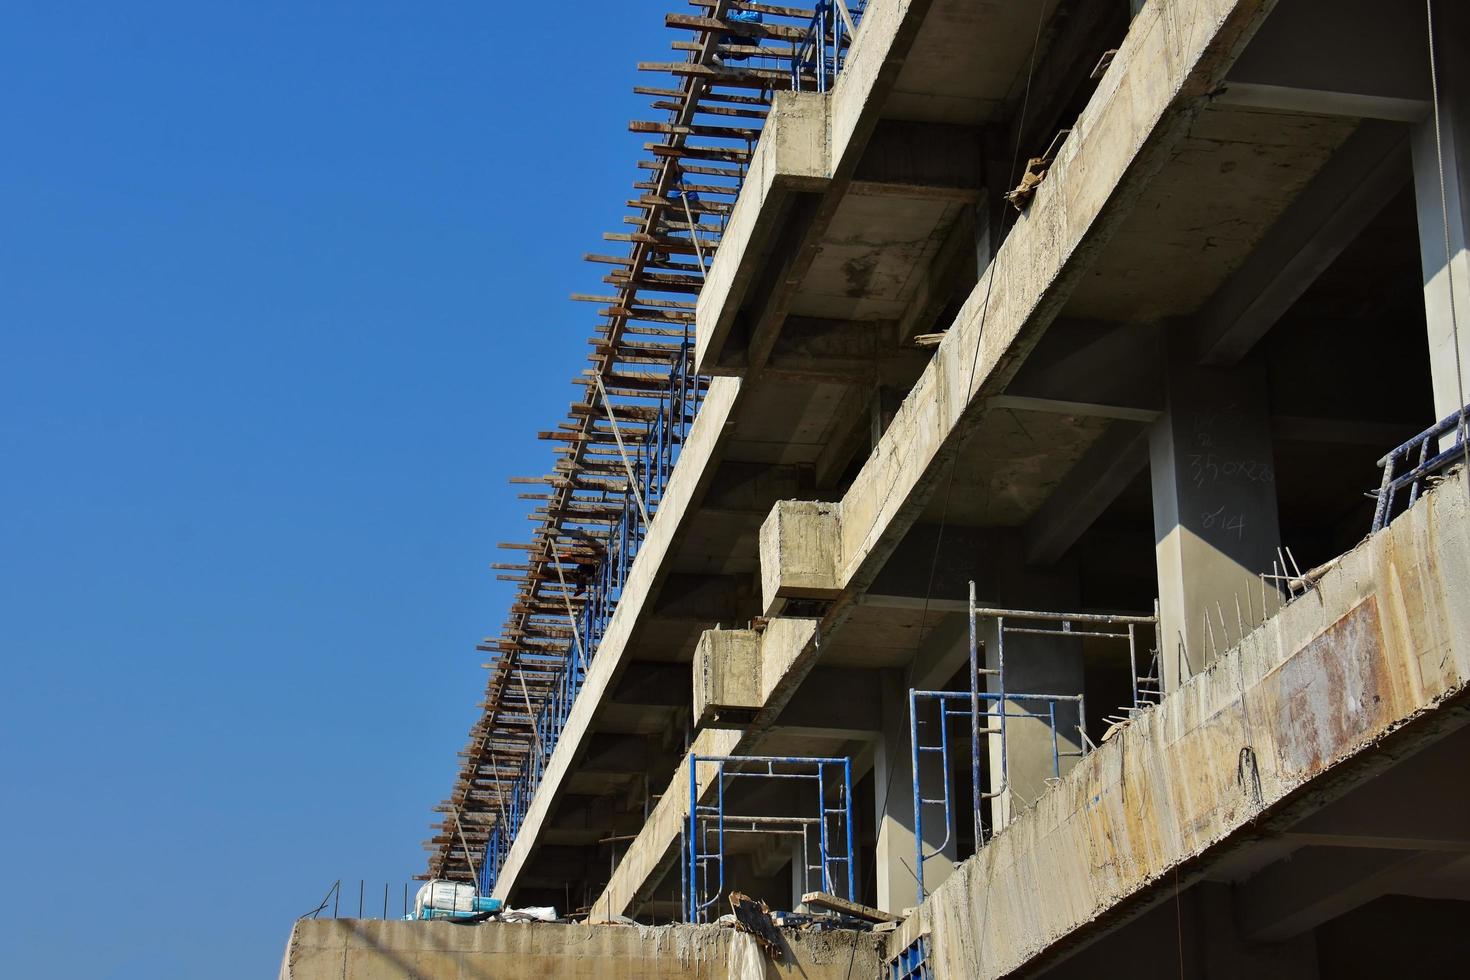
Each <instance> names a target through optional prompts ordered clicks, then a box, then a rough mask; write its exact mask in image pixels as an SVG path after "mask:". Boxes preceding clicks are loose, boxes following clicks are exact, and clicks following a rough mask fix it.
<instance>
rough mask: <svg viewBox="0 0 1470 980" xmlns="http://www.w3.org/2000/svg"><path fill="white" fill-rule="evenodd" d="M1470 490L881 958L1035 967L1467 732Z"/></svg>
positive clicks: (948, 970)
mask: <svg viewBox="0 0 1470 980" xmlns="http://www.w3.org/2000/svg"><path fill="white" fill-rule="evenodd" d="M1466 479H1467V477H1466V474H1465V472H1464V471H1463V470H1461V471H1459V472H1458V473H1457V474H1455V475H1454V476H1452V477H1451V478H1450V479H1448V480H1447V481H1446V482H1445V483H1444V484H1443V485H1442V486H1441V487H1440V488H1439V489H1438V490H1437V491H1435V492H1432V493H1430V494H1429V495H1428V496H1426V497H1425V498H1423V499H1421V500H1420V501H1418V503H1416V504H1415V506H1414V507H1413V508H1412V509H1411V510H1410V511H1409V512H1408V513H1406V514H1405V515H1404V516H1402V517H1401V518H1399V519H1398V520H1397V521H1395V522H1394V524H1392V525H1391V526H1390V527H1389V528H1388V529H1387V530H1386V531H1384V532H1382V533H1380V534H1377V535H1375V536H1373V537H1372V538H1370V539H1368V540H1367V541H1365V542H1364V543H1362V544H1361V545H1359V546H1358V547H1357V548H1356V549H1355V550H1353V551H1351V552H1349V553H1348V554H1347V555H1344V556H1343V557H1342V558H1341V559H1340V560H1339V561H1338V562H1337V563H1336V565H1335V566H1334V567H1333V568H1332V569H1331V570H1330V571H1329V572H1328V573H1327V574H1326V575H1324V576H1323V577H1322V578H1321V579H1320V580H1319V581H1318V583H1317V584H1316V586H1315V587H1314V588H1313V589H1312V590H1311V592H1309V593H1308V594H1306V595H1303V596H1301V597H1300V598H1298V599H1297V600H1296V601H1295V602H1292V603H1291V604H1290V605H1288V606H1286V607H1285V608H1284V609H1283V610H1282V611H1281V612H1280V613H1279V614H1277V615H1276V616H1274V617H1273V618H1271V619H1269V620H1267V621H1266V623H1264V624H1263V625H1262V626H1260V627H1258V628H1257V629H1256V630H1255V631H1254V632H1252V633H1250V634H1249V635H1247V636H1246V637H1245V639H1244V640H1243V641H1242V642H1241V644H1240V645H1239V646H1237V647H1236V648H1235V649H1234V650H1231V651H1230V652H1229V653H1227V654H1225V655H1223V656H1221V657H1220V658H1219V659H1218V660H1216V661H1215V662H1214V663H1213V664H1212V665H1211V666H1210V667H1209V668H1208V669H1207V670H1205V671H1203V672H1201V673H1199V674H1197V675H1195V676H1194V677H1193V678H1191V679H1190V680H1188V681H1187V682H1186V683H1184V684H1183V685H1182V686H1181V687H1180V688H1179V689H1178V690H1177V691H1176V692H1174V693H1173V694H1171V695H1170V696H1169V697H1167V698H1166V699H1165V701H1164V702H1163V704H1162V705H1160V706H1159V707H1158V708H1156V709H1154V710H1152V711H1149V712H1146V713H1143V714H1141V715H1138V716H1137V717H1136V718H1135V719H1134V720H1133V721H1132V722H1131V723H1129V724H1128V725H1127V726H1126V727H1124V728H1123V729H1121V730H1120V731H1119V733H1118V734H1117V736H1116V737H1115V738H1113V739H1111V740H1109V741H1108V742H1107V743H1105V744H1104V745H1103V746H1102V747H1101V748H1099V749H1098V750H1097V751H1095V752H1093V753H1092V754H1091V755H1090V756H1089V757H1088V758H1087V759H1086V760H1084V761H1083V762H1081V763H1080V764H1078V766H1077V767H1076V768H1075V769H1073V770H1072V772H1071V773H1070V774H1068V775H1067V776H1066V777H1064V778H1063V780H1062V781H1061V783H1060V784H1059V785H1058V786H1056V787H1055V788H1054V789H1052V790H1051V791H1049V792H1048V793H1046V794H1045V795H1044V796H1042V798H1041V799H1040V800H1039V801H1038V802H1037V804H1036V805H1035V806H1034V807H1033V808H1032V809H1031V810H1028V811H1026V812H1025V813H1023V814H1021V815H1020V816H1019V817H1018V818H1017V819H1016V820H1015V822H1014V823H1012V824H1011V825H1010V826H1009V827H1007V828H1006V830H1004V831H1003V832H1001V833H1000V834H999V835H998V836H997V837H996V838H995V839H994V840H993V841H992V842H991V843H990V844H989V845H987V846H986V847H985V848H984V849H983V850H982V851H981V852H980V853H979V855H977V856H976V857H974V858H972V859H970V860H968V861H966V862H964V864H962V865H961V866H960V868H959V870H958V871H957V872H956V873H955V874H954V875H953V876H952V877H951V878H950V879H949V880H948V881H946V882H945V883H944V884H943V885H941V886H940V887H939V888H938V889H937V890H936V891H935V893H934V894H933V895H932V896H931V897H930V899H929V900H928V901H927V902H926V903H925V905H924V906H923V907H922V908H921V909H920V911H919V913H918V914H917V916H916V917H915V918H914V919H911V920H910V921H909V922H908V923H906V925H905V928H904V929H903V930H900V932H899V933H898V934H896V938H895V939H894V940H892V943H893V944H896V945H892V951H897V950H898V949H900V948H902V944H903V943H904V942H905V941H907V940H911V939H912V937H913V936H914V935H916V934H917V933H919V932H921V931H925V932H928V933H929V934H930V937H931V944H930V964H931V969H933V970H934V973H933V975H934V976H936V977H995V976H1004V975H1009V974H1011V973H1013V972H1015V971H1018V970H1021V969H1029V968H1032V967H1034V966H1037V965H1038V964H1039V960H1040V958H1041V957H1043V956H1046V955H1048V954H1051V953H1054V952H1056V951H1057V950H1059V949H1060V948H1061V947H1062V946H1063V945H1070V944H1075V943H1080V942H1084V941H1085V940H1086V939H1088V938H1089V937H1090V936H1092V935H1095V934H1096V933H1097V932H1099V931H1102V930H1103V929H1105V928H1106V925H1107V923H1108V920H1109V917H1110V916H1114V915H1117V914H1119V912H1120V911H1121V910H1126V908H1127V907H1128V904H1129V903H1130V902H1134V901H1137V902H1147V900H1148V896H1149V893H1150V892H1151V890H1152V889H1154V888H1155V887H1156V886H1157V887H1162V888H1165V889H1170V890H1177V888H1178V887H1179V877H1176V876H1181V869H1183V875H1182V877H1184V880H1185V883H1186V884H1188V883H1189V882H1190V881H1191V880H1193V878H1194V877H1197V876H1199V875H1202V874H1204V873H1206V871H1207V870H1208V868H1209V867H1210V865H1211V863H1212V862H1214V861H1217V860H1219V859H1220V858H1222V857H1223V856H1225V855H1226V854H1228V852H1229V851H1230V848H1231V847H1232V846H1233V842H1234V839H1235V838H1237V837H1238V836H1242V835H1243V834H1246V833H1250V834H1260V833H1266V832H1270V831H1271V829H1272V828H1273V827H1278V828H1279V827H1286V826H1289V825H1290V824H1291V823H1293V822H1295V821H1297V820H1299V819H1301V818H1302V817H1304V816H1306V815H1308V814H1310V813H1312V812H1315V811H1316V809H1318V808H1320V807H1322V806H1323V805H1325V804H1326V803H1327V802H1330V801H1331V800H1332V799H1335V798H1336V797H1337V796H1339V795H1341V794H1342V793H1344V792H1346V791H1347V790H1348V789H1350V788H1352V786H1354V785H1356V784H1357V783H1358V782H1360V781H1362V780H1363V779H1365V778H1368V777H1369V776H1371V775H1373V773H1374V772H1375V771H1376V769H1377V768H1381V767H1383V766H1386V765H1389V764H1391V763H1392V761H1393V760H1394V758H1395V757H1397V756H1402V755H1403V754H1405V753H1408V752H1412V751H1414V750H1415V749H1416V748H1418V747H1419V745H1421V744H1423V743H1425V742H1428V741H1430V740H1432V739H1434V738H1436V737H1438V736H1439V735H1441V734H1442V733H1444V732H1445V731H1448V730H1451V729H1453V728H1456V727H1459V726H1462V725H1464V724H1466V723H1467V721H1470V708H1467V706H1466V700H1467V694H1470V604H1467V603H1466V602H1465V600H1464V597H1465V595H1466V594H1467V592H1470V501H1467V496H1466ZM1390 735H1392V736H1393V744H1392V746H1391V747H1390V746H1388V745H1383V744H1382V743H1383V742H1384V740H1385V739H1386V738H1388V736H1390ZM1380 747H1381V748H1382V750H1381V751H1374V750H1378V749H1380ZM1171 893H1172V892H1171Z"/></svg>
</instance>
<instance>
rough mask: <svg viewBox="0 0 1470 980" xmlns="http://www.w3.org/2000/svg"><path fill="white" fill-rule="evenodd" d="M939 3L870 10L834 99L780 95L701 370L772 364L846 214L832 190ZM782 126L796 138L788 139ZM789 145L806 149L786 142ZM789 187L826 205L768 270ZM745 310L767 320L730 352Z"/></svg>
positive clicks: (698, 320)
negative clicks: (793, 306) (755, 296)
mask: <svg viewBox="0 0 1470 980" xmlns="http://www.w3.org/2000/svg"><path fill="white" fill-rule="evenodd" d="M931 3H932V0H899V2H895V3H887V4H880V5H877V6H874V7H871V8H869V9H868V10H867V11H865V13H864V15H863V25H862V30H861V31H859V32H858V34H857V36H856V37H855V39H854V41H853V44H852V47H851V48H850V49H849V51H848V55H847V60H846V63H845V65H844V66H843V71H842V74H841V75H840V76H839V77H838V79H837V82H836V85H835V86H834V87H833V89H832V91H831V93H830V94H829V95H827V96H820V95H806V96H799V97H798V98H799V99H801V100H804V101H801V102H798V98H791V97H788V96H787V95H786V94H778V96H777V99H776V103H775V104H773V106H772V108H771V112H770V113H769V114H768V116H767V118H766V123H765V127H764V128H763V130H762V132H761V137H760V142H759V143H758V144H757V146H756V152H755V155H754V157H753V159H752V163H751V171H750V175H749V176H748V177H747V178H746V181H745V184H744V185H743V186H742V188H741V191H740V196H739V197H738V198H737V199H736V202H735V208H734V210H733V211H732V213H731V216H730V222H729V224H728V226H727V227H726V230H725V233H724V235H723V237H722V240H721V244H720V250H719V252H718V254H717V255H716V256H715V260H714V263H713V265H712V267H711V269H710V272H709V276H708V278H707V280H706V282H705V286H704V288H703V289H702V290H701V291H700V294H699V301H698V305H697V309H696V310H695V324H696V328H695V332H696V337H697V340H696V354H697V357H696V360H697V363H698V366H699V370H700V372H701V373H704V374H740V373H744V372H745V371H747V370H749V369H758V368H760V367H761V366H763V365H764V363H765V360H766V357H767V355H768V354H769V351H770V348H771V345H772V344H773V343H774V340H775V337H776V335H777V334H778V333H779V330H780V325H781V322H780V321H781V320H782V319H783V318H784V315H785V303H786V294H787V293H788V292H789V287H790V283H791V282H793V281H795V280H798V279H800V278H801V275H802V273H803V271H804V270H805V269H806V268H807V267H808V266H809V264H810V262H811V260H812V258H813V257H814V255H815V250H816V247H817V245H818V243H819V240H820V233H821V230H822V229H824V228H825V227H826V225H827V222H828V221H830V219H831V217H832V214H833V212H834V211H835V209H836V204H837V199H836V198H837V197H840V195H833V194H830V193H827V191H828V190H829V188H830V187H831V186H832V185H834V184H836V185H839V186H842V187H845V186H846V185H847V183H848V182H849V181H850V179H851V177H852V174H853V172H854V170H855V169H856V167H857V164H858V161H859V159H860V157H861V154H862V152H863V150H864V149H865V147H866V146H867V143H868V139H869V136H870V135H871V134H872V133H873V130H874V128H875V127H876V125H877V123H878V119H879V115H880V114H881V111H882V106H883V103H884V100H885V98H886V96H887V93H888V92H889V91H890V90H891V89H892V87H893V84H894V82H895V81H896V80H897V78H898V74H899V72H900V70H901V69H902V67H903V62H904V58H905V56H906V54H907V52H908V50H909V48H910V46H911V45H912V43H913V40H914V37H915V36H916V35H917V33H918V30H919V26H920V24H921V23H922V22H923V19H924V15H925V14H926V13H927V12H928V9H929V7H930V5H931ZM778 113H779V114H780V115H781V116H782V118H777V117H778ZM773 123H774V124H775V128H773ZM782 123H785V125H786V127H787V130H788V131H789V135H783V133H782V130H781V129H780V128H779V127H780V126H781V125H782ZM788 142H792V143H800V144H801V146H802V148H801V149H800V150H797V149H796V148H795V147H784V146H783V145H782V144H784V143H788ZM818 144H820V145H818ZM783 189H785V191H784V193H786V194H788V195H789V194H790V193H791V192H794V191H800V192H803V193H805V195H806V196H807V197H808V198H819V200H818V201H816V202H813V201H807V202H806V204H805V205H803V209H802V214H801V222H802V223H804V224H805V227H802V228H798V229H796V231H795V233H794V234H792V235H791V236H789V237H790V240H789V241H788V242H787V243H785V247H784V248H783V251H785V252H786V253H787V254H785V255H784V256H782V258H781V262H780V264H779V266H778V267H777V268H774V269H768V268H766V266H767V265H769V264H770V263H769V262H768V261H767V259H768V258H769V255H768V254H767V249H768V247H769V245H770V242H771V240H772V236H773V235H774V233H775V232H776V230H777V228H778V227H779V225H780V224H781V222H782V219H783V214H784V212H785V211H786V210H787V209H788V208H789V207H790V205H791V200H790V198H789V196H788V197H786V198H785V199H783V197H782V194H783ZM760 275H764V280H765V282H764V285H763V286H762V291H763V292H764V294H765V295H764V296H762V297H761V298H760V299H759V301H757V302H754V303H752V302H749V297H748V295H747V294H748V292H750V290H751V289H752V287H753V286H755V285H756V279H757V277H758V276H760ZM743 306H750V307H751V308H752V309H753V310H755V311H756V312H755V313H754V315H755V316H756V317H758V318H759V319H758V321H757V322H755V323H751V324H748V325H747V327H748V330H747V336H746V338H745V345H746V346H745V349H743V350H740V351H733V350H727V349H726V348H727V347H728V346H729V345H728V343H727V341H729V340H730V335H731V333H732V328H733V327H734V326H735V324H736V318H737V315H738V314H739V312H740V310H741V308H742V307H743Z"/></svg>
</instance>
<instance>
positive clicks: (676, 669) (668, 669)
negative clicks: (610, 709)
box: [608, 662, 689, 708]
mask: <svg viewBox="0 0 1470 980" xmlns="http://www.w3.org/2000/svg"><path fill="white" fill-rule="evenodd" d="M608 700H609V701H610V702H612V703H615V704H627V705H639V706H644V707H669V708H681V707H683V706H684V705H686V704H688V703H689V671H688V669H687V668H686V667H685V666H684V665H683V664H673V663H650V662H644V663H632V664H629V665H628V666H627V669H625V670H624V671H623V675H622V677H621V678H620V679H619V680H618V683H617V685H616V686H615V687H614V688H613V690H612V693H611V694H609V695H608Z"/></svg>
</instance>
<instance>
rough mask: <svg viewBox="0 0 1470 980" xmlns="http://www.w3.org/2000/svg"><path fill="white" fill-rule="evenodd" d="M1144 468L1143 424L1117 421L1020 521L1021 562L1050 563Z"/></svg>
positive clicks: (1146, 440) (1146, 432)
mask: <svg viewBox="0 0 1470 980" xmlns="http://www.w3.org/2000/svg"><path fill="white" fill-rule="evenodd" d="M1147 467H1148V429H1146V428H1144V427H1142V426H1139V425H1130V424H1128V423H1127V422H1119V423H1117V424H1115V425H1112V426H1110V427H1109V428H1108V431H1107V432H1105V433H1104V434H1103V436H1102V438H1101V439H1099V440H1098V441H1097V442H1096V443H1094V444H1093V446H1092V448H1091V449H1089V450H1087V452H1086V453H1084V454H1083V456H1082V458H1081V459H1079V460H1078V461H1077V464H1076V465H1075V466H1073V467H1072V471H1071V472H1070V473H1068V474H1067V476H1066V479H1064V480H1063V481H1062V482H1061V484H1060V485H1059V486H1058V487H1057V488H1056V489H1055V490H1054V491H1052V494H1051V496H1050V497H1048V498H1047V500H1046V503H1044V504H1042V505H1041V509H1040V510H1039V511H1037V512H1036V515H1035V516H1034V517H1032V518H1031V520H1030V521H1029V522H1028V523H1027V525H1026V530H1025V537H1026V563H1027V564H1029V565H1050V564H1052V563H1053V562H1055V561H1057V560H1058V559H1060V558H1061V557H1062V556H1063V555H1065V554H1066V553H1067V552H1068V551H1069V550H1071V548H1072V545H1074V544H1076V543H1077V539H1079V538H1081V537H1082V535H1084V534H1086V533H1087V529H1088V528H1090V527H1092V525H1093V524H1094V523H1096V522H1097V519H1098V518H1099V517H1101V516H1102V514H1103V511H1105V510H1107V509H1108V508H1109V507H1110V506H1112V503H1113V501H1114V500H1117V499H1118V495H1119V494H1121V493H1122V492H1123V491H1124V490H1125V489H1126V488H1127V487H1128V485H1129V484H1130V483H1132V482H1133V481H1134V480H1135V479H1137V478H1138V475H1139V474H1140V473H1142V472H1143V471H1144V470H1145V469H1146V468H1147Z"/></svg>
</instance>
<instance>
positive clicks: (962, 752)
mask: <svg viewBox="0 0 1470 980" xmlns="http://www.w3.org/2000/svg"><path fill="white" fill-rule="evenodd" d="M886 673H887V674H888V675H889V677H890V682H889V683H886V684H884V685H883V731H882V734H881V735H880V736H879V738H878V741H877V744H876V746H875V753H874V764H873V779H874V782H873V785H874V789H875V792H874V809H875V813H874V822H875V824H876V826H877V829H878V839H877V847H876V849H875V853H874V855H873V862H874V871H875V872H876V881H877V886H878V890H877V902H878V907H879V908H880V909H883V910H884V911H886V912H898V911H900V910H902V909H906V908H912V907H913V906H915V905H917V904H918V878H917V877H916V875H915V868H914V864H915V862H916V861H917V860H918V855H917V853H916V852H915V849H914V796H913V764H912V759H911V756H910V752H911V748H910V746H911V744H912V743H911V741H910V738H909V696H908V688H909V685H908V684H906V683H905V680H906V678H905V674H904V672H903V671H900V670H892V671H887V672H886ZM917 686H920V687H922V686H924V685H922V684H920V685H917ZM968 762H969V740H968V739H965V741H964V744H963V745H961V746H959V755H958V756H955V757H952V760H951V765H967V764H968ZM920 773H921V775H922V777H923V786H924V795H925V796H932V797H937V796H939V794H940V791H941V788H942V787H945V786H947V787H948V791H949V794H950V799H951V800H954V777H953V774H952V773H951V772H945V771H943V770H942V769H941V768H940V764H939V757H938V753H929V754H928V755H927V756H926V757H925V758H924V759H922V760H921V762H920ZM951 810H952V812H953V813H954V814H956V815H957V816H958V817H959V819H961V820H968V819H969V812H970V805H969V802H968V801H965V800H956V801H955V802H954V804H953V805H952V807H951ZM940 813H941V811H940V809H939V808H938V807H927V808H925V811H924V814H923V820H924V828H923V829H924V855H925V857H928V856H929V855H930V854H933V855H934V856H933V857H931V858H929V859H928V860H927V861H925V863H924V885H925V888H926V890H928V891H933V890H934V889H935V888H937V887H938V886H939V884H940V883H941V882H943V881H944V880H945V879H946V878H948V877H949V875H950V872H952V871H953V870H954V865H955V863H956V860H957V851H956V848H955V836H956V835H955V834H954V833H952V832H951V828H947V827H945V826H944V822H943V820H942V819H941V817H940Z"/></svg>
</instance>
